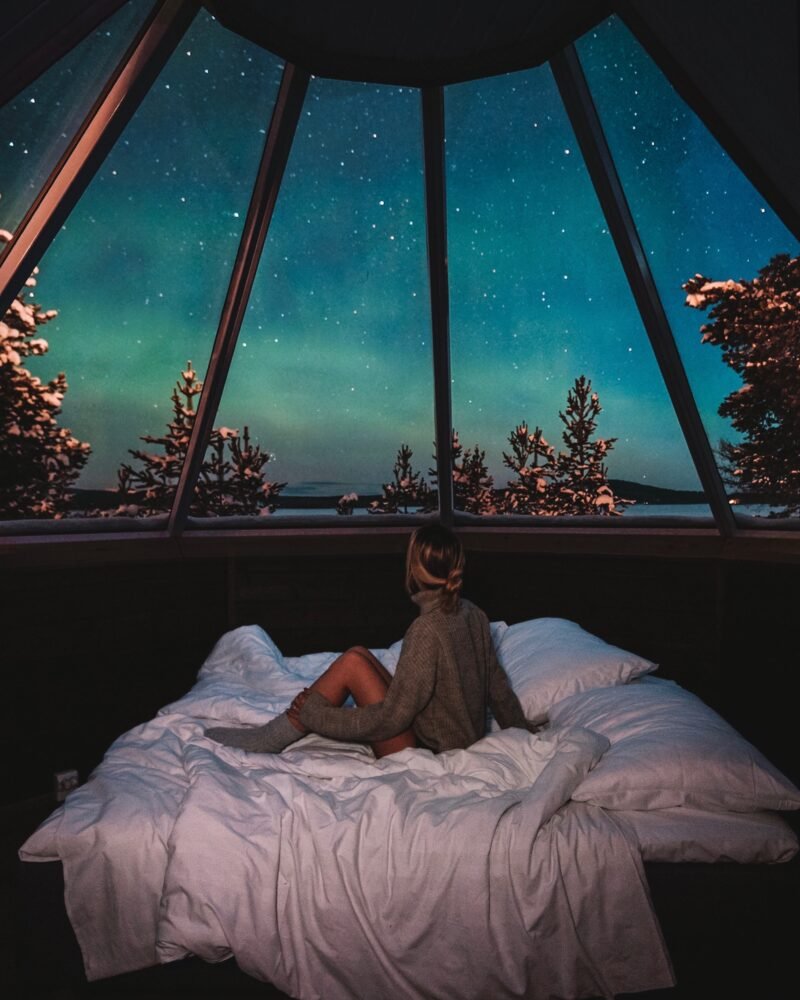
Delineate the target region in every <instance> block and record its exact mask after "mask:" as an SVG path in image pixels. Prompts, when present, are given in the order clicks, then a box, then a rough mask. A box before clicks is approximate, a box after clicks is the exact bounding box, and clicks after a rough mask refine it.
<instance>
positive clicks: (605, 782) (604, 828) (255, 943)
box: [20, 618, 800, 1000]
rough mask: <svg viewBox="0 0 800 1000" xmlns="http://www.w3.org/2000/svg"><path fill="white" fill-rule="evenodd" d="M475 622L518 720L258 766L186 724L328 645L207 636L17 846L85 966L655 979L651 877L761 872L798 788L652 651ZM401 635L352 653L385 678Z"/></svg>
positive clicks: (562, 987)
mask: <svg viewBox="0 0 800 1000" xmlns="http://www.w3.org/2000/svg"><path fill="white" fill-rule="evenodd" d="M492 630H493V636H494V640H495V645H496V647H497V649H498V654H499V656H500V659H501V661H502V662H503V665H504V666H505V668H506V671H507V673H508V675H509V678H510V680H511V683H512V686H513V687H514V688H515V690H516V691H517V693H518V695H519V697H520V700H521V702H522V704H523V707H524V709H525V713H526V716H527V717H528V718H529V719H534V720H537V721H539V722H541V723H542V729H541V730H540V731H539V732H537V733H535V734H531V733H526V732H523V731H521V730H506V731H502V732H500V731H497V727H496V726H495V725H494V724H491V720H490V726H489V732H488V735H487V736H486V737H485V739H484V740H481V741H480V742H479V743H478V744H476V745H475V746H473V747H471V748H469V750H465V751H450V752H448V753H445V754H440V755H438V756H435V755H433V754H431V753H430V752H429V751H427V750H422V749H418V750H408V751H403V752H402V753H400V754H397V755H393V756H392V757H388V758H383V759H382V760H380V761H376V760H375V758H374V756H373V755H372V752H371V751H370V750H369V748H367V747H364V746H358V745H355V744H344V743H337V742H335V741H331V740H326V739H324V738H322V737H319V736H315V735H310V736H307V737H305V738H304V739H302V740H300V741H299V742H298V743H296V744H294V745H293V746H292V747H291V748H290V749H288V750H286V751H285V752H284V753H283V754H281V755H278V756H272V755H253V754H247V753H245V752H244V751H241V750H236V749H233V748H228V747H223V746H220V745H218V744H216V743H214V742H213V741H210V740H209V739H208V738H206V737H205V735H204V730H205V728H207V727H208V726H209V725H211V724H213V723H220V722H221V723H224V724H242V725H250V724H258V723H261V722H264V721H266V720H267V719H269V718H271V717H272V716H274V715H275V714H277V713H278V712H280V711H282V710H284V709H285V708H286V707H287V705H288V703H289V702H290V700H291V698H292V697H293V696H294V694H296V693H297V691H298V690H299V689H300V688H302V687H303V686H305V685H307V684H308V683H309V682H310V681H311V680H313V679H314V678H315V677H316V676H318V675H319V673H320V672H321V671H322V670H323V669H324V668H325V667H326V666H327V665H328V663H330V662H331V660H332V659H333V658H334V656H335V655H336V654H335V653H317V654H308V655H306V656H302V657H284V656H283V655H282V653H281V651H280V650H279V649H278V648H277V647H276V645H275V643H274V642H272V640H271V638H270V637H269V635H268V634H267V633H266V632H264V630H263V629H261V628H259V627H258V626H245V627H242V628H239V629H235V630H233V631H231V632H229V633H227V634H225V635H224V636H223V637H222V638H221V639H220V641H219V642H218V643H217V645H216V646H215V648H214V650H213V651H212V652H211V654H210V655H209V657H208V658H207V660H206V661H205V663H204V664H203V665H202V667H201V669H200V671H199V674H198V678H197V682H196V684H195V685H194V686H193V688H192V689H191V690H190V691H189V692H188V693H187V694H186V695H185V696H184V697H182V698H180V699H179V700H177V701H175V702H173V703H171V704H169V705H166V706H164V707H163V708H162V709H161V710H160V712H159V713H158V715H157V716H156V717H155V718H154V719H152V720H150V721H149V722H147V723H144V724H143V725H141V726H138V727H136V728H135V729H133V730H131V731H129V732H128V733H125V734H124V735H123V736H121V737H120V738H119V739H118V740H117V741H116V742H115V743H114V744H113V745H112V746H111V748H110V749H109V751H108V752H107V754H106V756H105V758H104V760H103V762H102V763H101V764H100V765H99V767H98V768H96V770H95V771H94V772H93V774H92V775H91V777H90V779H89V780H88V781H87V782H86V784H85V785H83V786H81V787H80V788H78V789H77V790H75V791H74V792H73V793H71V794H70V795H69V797H68V798H67V801H66V802H65V803H64V804H63V806H61V807H60V808H59V809H57V810H56V811H55V812H54V813H53V814H52V815H51V816H50V817H49V818H48V819H47V820H46V821H45V822H44V823H43V824H42V825H41V826H40V827H39V829H38V830H37V831H36V832H35V833H34V834H33V835H32V836H31V837H30V838H29V839H28V840H27V841H26V843H25V844H24V845H23V846H22V847H21V849H20V858H21V859H22V860H23V862H25V865H24V866H23V867H24V868H26V869H30V868H31V867H36V866H37V864H38V865H42V866H44V865H47V864H53V863H57V864H58V865H60V867H61V869H62V870H63V882H64V901H65V906H66V911H67V914H68V916H69V921H70V924H71V927H72V930H73V931H74V934H75V937H76V938H77V941H78V944H79V946H80V951H81V955H82V962H83V967H84V972H85V975H86V978H87V979H88V980H90V981H95V980H103V979H106V978H107V977H114V976H119V975H121V974H124V973H128V972H131V971H133V970H137V969H143V968H148V967H152V966H157V965H167V964H172V963H179V962H180V960H184V959H188V958H190V957H191V956H195V957H198V958H200V959H202V960H204V961H206V962H211V963H222V962H225V961H226V960H228V959H230V958H234V959H235V962H236V964H237V965H238V967H239V968H240V969H242V970H243V971H244V972H245V973H246V974H247V975H249V976H251V977H253V978H254V979H255V980H261V981H265V982H269V983H271V984H273V985H274V986H275V987H277V988H278V989H279V990H281V991H283V992H284V993H286V994H288V995H289V996H292V997H298V998H302V1000H306V998H307V1000H312V998H317V997H319V998H324V1000H337V998H343V1000H344V998H348V1000H349V998H352V997H365V998H375V997H382V996H391V997H393V998H402V997H408V998H412V997H413V998H416V997H448V998H455V997H458V998H462V997H463V998H469V997H475V998H486V997H492V998H503V997H518V996H527V997H531V998H534V1000H537V998H545V997H559V998H563V1000H578V998H586V997H614V996H617V995H619V994H635V993H640V992H643V991H649V990H660V989H666V988H669V987H670V986H672V985H673V983H674V982H675V976H674V969H673V963H672V960H671V956H670V953H669V949H668V947H667V944H666V942H665V939H664V934H663V932H662V927H661V924H660V921H659V918H658V916H657V914H656V911H655V909H654V906H653V891H652V889H653V885H652V883H653V881H654V880H653V877H652V873H653V872H657V871H658V870H659V867H661V868H662V869H666V870H672V871H676V870H677V866H679V865H682V864H686V863H689V864H690V865H694V866H696V867H697V868H700V869H703V870H712V869H715V870H718V869H719V867H720V863H722V862H729V863H736V864H737V865H741V866H742V869H743V870H749V869H750V868H751V867H752V866H756V865H758V866H769V867H771V868H772V869H773V870H774V869H775V868H776V866H779V863H781V862H787V861H790V860H791V859H792V858H794V857H795V855H796V853H797V848H798V841H797V837H796V835H795V833H794V832H793V830H792V828H791V826H790V825H789V824H788V823H787V822H786V820H785V819H784V818H783V817H782V816H781V813H783V812H786V811H790V810H796V809H798V808H800V792H798V790H797V788H796V787H795V786H794V785H793V784H792V782H791V781H789V780H788V778H787V777H786V776H784V775H783V774H782V773H781V772H780V771H778V770H777V769H776V768H775V767H773V766H772V764H771V763H770V762H769V761H768V760H766V758H764V757H763V755H761V754H760V753H759V751H758V750H756V749H755V748H754V747H753V746H751V745H750V744H749V743H748V742H747V741H745V740H744V739H743V738H742V737H741V736H740V735H739V734H738V733H737V732H736V731H735V730H734V729H732V728H731V727H730V726H729V725H728V724H727V723H726V722H724V720H723V719H722V718H721V717H720V716H719V715H717V714H716V713H715V712H714V711H713V710H712V709H711V708H709V707H708V706H707V705H706V704H704V703H703V702H702V701H701V700H700V699H699V698H697V697H695V696H694V695H692V694H691V693H689V692H688V691H686V690H685V689H683V688H681V687H680V686H678V685H677V684H675V683H673V682H671V681H668V680H664V679H661V678H659V677H658V676H657V673H656V664H654V663H652V662H651V661H649V660H647V659H645V658H643V657H640V656H637V655H635V654H633V653H630V652H628V651H626V650H622V649H619V648H618V647H615V646H612V645H609V644H608V643H605V642H603V641H602V640H601V639H599V638H598V637H596V636H593V635H591V634H590V633H588V632H586V631H584V630H583V629H581V628H580V626H579V625H577V624H576V623H574V622H570V621H566V620H564V619H553V618H538V619H531V620H530V621H526V622H520V623H517V624H514V625H510V626H509V625H506V624H505V623H503V622H495V623H493V625H492ZM400 647H401V643H400V642H396V643H395V644H394V645H392V646H390V647H388V648H387V649H380V650H375V653H376V655H377V656H378V657H379V658H380V659H381V660H382V662H383V663H385V665H386V666H387V668H388V669H389V670H390V671H391V670H393V669H394V666H395V664H396V663H397V658H398V655H399V651H400ZM676 863H677V865H676ZM645 866H648V867H647V869H646V868H645ZM646 872H647V874H646ZM648 877H650V882H648ZM656 881H657V880H656Z"/></svg>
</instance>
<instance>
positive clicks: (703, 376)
mask: <svg viewBox="0 0 800 1000" xmlns="http://www.w3.org/2000/svg"><path fill="white" fill-rule="evenodd" d="M578 52H579V55H580V58H581V61H582V63H583V65H584V69H585V72H586V77H587V80H588V82H589V86H590V88H591V90H592V93H593V95H594V99H595V102H596V104H597V108H598V111H599V113H600V116H601V119H602V122H603V128H604V129H605V132H606V135H607V137H608V142H609V145H610V147H611V150H612V153H613V155H614V158H615V160H616V164H617V169H618V171H619V174H620V178H621V180H622V184H623V186H624V188H625V192H626V194H627V197H628V201H629V202H630V205H631V210H632V211H633V214H634V217H635V219H636V224H637V227H638V229H639V232H640V235H641V238H642V242H643V244H644V246H645V249H646V251H647V255H648V260H649V263H650V266H651V268H652V271H653V275H654V278H655V281H656V284H657V286H658V289H659V293H660V295H661V298H662V301H663V303H664V308H665V310H666V312H667V316H668V318H669V321H670V324H671V325H672V328H673V332H674V334H675V338H676V341H677V344H678V347H679V350H680V353H681V357H682V359H683V363H684V366H685V368H686V371H687V375H688V377H689V381H690V383H691V386H692V389H693V391H694V394H695V398H696V400H697V404H698V407H699V409H700V413H701V416H702V418H703V422H704V424H705V428H706V431H707V433H708V436H709V439H710V441H711V444H712V446H713V447H714V448H715V449H717V453H718V456H719V449H720V444H721V442H728V443H729V445H733V446H734V448H738V447H740V446H741V445H745V446H746V445H748V436H747V435H742V434H741V433H739V432H737V430H736V429H735V427H734V425H733V423H732V420H731V416H730V415H729V416H725V415H724V414H721V413H720V406H721V405H723V402H724V400H726V399H728V398H729V397H730V396H731V394H734V393H738V392H739V391H740V390H741V389H742V387H743V385H744V384H746V383H745V382H744V380H743V378H742V377H741V376H740V375H739V374H737V373H736V371H735V370H734V369H733V368H732V367H731V366H730V365H729V364H727V363H726V362H725V360H724V359H723V352H722V351H721V350H720V347H719V346H715V344H714V343H713V342H711V341H706V342H704V336H703V333H702V331H701V327H702V326H703V325H704V324H706V323H708V322H709V312H708V310H709V309H710V308H711V305H712V304H713V298H714V297H715V295H716V294H718V293H719V291H720V290H719V288H717V289H716V291H715V290H714V289H713V288H710V289H706V292H705V293H702V294H701V293H700V292H699V288H701V287H702V286H704V285H705V282H702V281H701V282H698V287H697V288H694V289H688V290H687V289H685V288H684V287H683V286H684V285H685V284H686V283H687V282H688V281H690V279H692V278H693V277H694V276H695V275H701V276H703V277H704V278H705V279H708V281H710V282H715V283H716V282H727V281H731V280H732V281H733V282H736V283H740V282H746V283H749V282H752V280H753V279H754V278H756V277H757V276H758V273H759V271H760V270H761V269H762V268H764V267H766V266H767V265H768V264H769V262H770V261H771V260H772V258H773V257H774V256H775V255H776V254H789V255H791V256H792V257H797V254H798V245H797V241H796V240H795V239H794V237H793V236H792V235H791V233H790V232H789V231H788V230H787V229H786V227H785V226H784V225H783V223H782V222H781V221H780V219H778V218H777V216H776V215H775V214H774V213H773V211H772V210H771V208H770V207H769V205H768V204H766V202H765V201H764V199H763V198H762V197H761V196H760V195H759V194H758V192H757V191H756V190H755V189H754V188H753V186H752V185H751V184H750V182H749V181H748V180H747V178H746V177H745V176H744V174H743V173H742V172H741V171H740V170H739V168H738V167H737V166H736V164H735V163H734V162H733V161H732V160H731V159H730V158H729V157H728V156H727V155H726V153H725V152H724V151H723V150H722V149H721V147H720V146H719V145H718V144H717V142H716V140H715V139H714V138H713V136H712V135H711V133H710V132H709V131H708V130H707V129H706V127H705V125H704V124H703V123H702V122H701V121H700V119H699V118H697V116H696V115H695V114H694V113H693V112H692V111H691V110H690V109H689V108H688V107H687V106H686V104H684V103H683V101H682V100H681V99H680V97H679V96H678V95H677V94H676V92H675V91H674V89H673V88H672V86H671V85H670V84H669V82H668V81H667V79H666V78H665V77H664V76H663V74H662V73H661V72H660V70H659V69H658V67H657V66H656V65H655V63H653V62H652V60H651V59H650V58H649V56H648V55H647V53H646V52H645V51H644V50H643V49H642V48H641V47H640V46H639V44H638V42H637V41H636V40H635V38H634V37H633V36H632V35H631V34H630V32H629V31H628V30H627V29H626V28H625V26H624V25H623V24H622V23H621V22H620V21H618V20H617V19H615V18H612V19H610V20H609V21H607V22H605V23H604V24H603V25H600V26H599V27H598V28H597V29H596V30H594V31H591V32H589V33H588V34H587V35H585V36H584V37H583V39H581V40H580V41H579V43H578ZM795 271H796V269H795ZM794 288H795V289H796V288H797V278H796V277H795V278H794ZM687 291H689V292H692V293H693V295H694V298H693V299H692V301H693V302H694V303H695V305H696V306H700V305H702V304H703V303H704V302H705V303H707V306H706V308H704V309H699V308H687V305H688V304H689V303H688V301H687ZM708 292H711V293H712V294H711V296H710V297H709V295H708ZM723 297H727V298H728V299H729V300H730V301H731V302H732V305H731V308H732V309H733V308H736V309H738V308H739V306H740V305H742V304H743V305H746V301H745V300H746V299H747V298H748V296H747V295H742V296H739V297H738V299H739V301H738V302H737V301H734V300H736V299H737V296H735V295H734V296H733V297H731V296H730V295H727V296H725V295H724V294H723ZM795 301H796V298H795ZM796 308H797V307H796V306H795V309H796ZM781 311H782V307H781V309H779V310H778V311H777V312H776V313H775V314H776V315H777V314H778V313H780V312H781ZM730 315H732V314H730ZM740 315H741V317H742V318H743V319H744V318H746V317H747V315H748V313H747V312H746V311H745V312H742V313H741V314H740ZM752 318H753V319H754V321H753V323H752V326H751V329H752V330H753V335H754V337H755V338H758V336H760V335H761V334H763V333H764V331H765V330H768V328H769V324H768V323H767V324H766V325H765V324H764V323H763V322H762V319H763V317H761V318H759V317H752ZM796 325H797V324H796V321H795V327H796ZM757 343H758V341H757V339H756V340H751V341H750V346H751V347H752V345H753V344H757ZM784 343H786V342H784ZM796 343H797V341H796V338H795V344H796ZM781 353H783V354H784V355H785V347H784V349H783V351H782V352H781ZM792 364H793V366H794V369H795V370H796V364H797V357H796V350H793V351H792ZM789 377H792V376H791V374H790V376H789ZM748 381H752V380H750V379H749V378H748ZM774 384H775V388H776V389H777V388H778V385H779V380H778V378H777V373H776V378H775V380H774ZM756 394H757V393H751V395H756ZM794 399H795V402H794V404H793V406H794V412H792V411H791V409H789V410H787V409H786V407H785V405H783V404H782V403H781V402H780V401H779V400H775V402H776V403H777V405H778V407H779V410H780V412H781V413H782V424H783V431H784V432H785V431H788V427H789V426H790V425H791V424H794V426H795V427H796V426H797V421H798V417H797V413H796V406H797V403H796V399H797V397H796V395H795V397H794ZM784 402H785V400H784ZM781 407H782V409H781ZM767 420H769V418H767ZM782 436H784V437H785V436H786V435H785V433H783V434H782ZM750 443H752V440H751V441H750ZM794 443H795V449H794V454H795V456H796V454H797V447H796V446H797V437H796V435H795V437H794ZM722 448H723V450H725V448H726V446H725V445H722ZM767 450H768V451H770V450H772V449H771V448H768V449H767ZM791 464H793V465H795V466H796V462H794V463H791ZM721 466H722V471H723V472H724V471H725V463H724V462H722V463H721ZM796 476H800V474H797V473H796ZM728 492H729V495H730V496H731V498H739V499H741V500H742V501H743V502H742V504H741V505H740V506H739V507H737V511H751V512H752V513H767V512H768V510H769V508H768V507H764V506H755V507H752V506H750V505H748V504H747V503H746V501H747V500H748V499H752V497H748V495H747V491H746V490H745V491H744V492H743V491H742V489H741V488H740V486H739V485H738V483H736V482H735V477H734V481H729V482H728ZM771 492H777V493H778V494H780V493H781V490H780V489H777V490H776V491H772V490H767V493H771ZM790 492H791V491H790ZM794 494H795V497H794V499H795V506H797V502H798V500H800V482H797V480H796V481H795V485H794ZM774 499H776V500H780V499H781V498H780V496H776V497H774ZM783 500H784V501H786V502H789V501H790V500H791V497H790V496H786V495H785V496H784V497H783ZM777 509H778V510H780V509H781V505H780V504H778V505H777ZM784 509H785V504H784ZM795 512H796V513H798V512H800V509H798V510H796V511H795Z"/></svg>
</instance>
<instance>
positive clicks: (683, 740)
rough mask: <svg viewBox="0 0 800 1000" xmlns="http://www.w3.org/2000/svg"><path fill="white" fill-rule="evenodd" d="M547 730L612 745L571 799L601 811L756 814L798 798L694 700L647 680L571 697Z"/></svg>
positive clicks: (669, 684)
mask: <svg viewBox="0 0 800 1000" xmlns="http://www.w3.org/2000/svg"><path fill="white" fill-rule="evenodd" d="M550 720H551V724H552V725H553V726H557V727H559V728H560V727H562V726H585V727H586V728H587V729H592V730H594V732H597V733H601V734H602V735H603V736H606V737H607V738H608V739H609V741H610V742H611V748H610V749H609V750H608V751H607V752H606V754H605V755H604V756H603V758H602V759H601V760H600V762H599V764H598V765H597V766H596V767H595V769H594V770H593V771H592V772H591V773H590V774H589V775H588V776H587V777H586V778H585V779H584V781H583V782H582V783H581V784H580V786H579V787H578V788H577V789H576V790H575V791H574V792H573V794H572V797H573V799H576V800H577V801H579V802H589V803H591V804H592V805H596V806H602V807H603V808H604V809H668V808H670V807H671V806H694V807H696V808H698V809H711V810H730V811H731V812H755V811H757V810H761V809H797V808H800V791H798V789H797V788H795V786H794V785H793V784H792V782H791V781H789V779H788V778H786V777H785V776H784V775H783V774H781V772H780V771H779V770H778V769H777V768H776V767H774V766H773V765H772V764H770V762H769V761H768V760H767V759H766V757H764V756H763V754H761V753H760V752H759V751H758V750H756V748H755V747H754V746H752V745H751V744H750V743H748V742H747V740H745V739H744V737H743V736H741V735H740V734H739V733H738V732H737V731H736V730H735V729H734V728H733V727H732V726H730V725H729V724H728V723H727V722H725V720H724V719H722V718H721V717H720V716H719V715H717V713H716V712H715V711H714V710H713V709H712V708H709V707H708V705H706V704H705V703H704V702H702V701H701V700H700V699H699V698H698V697H696V696H695V695H693V694H691V693H690V692H689V691H686V690H685V689H684V688H682V687H679V686H678V685H677V684H675V683H674V682H673V681H666V680H661V679H659V678H656V677H646V678H644V679H643V680H642V681H640V682H638V683H636V684H629V685H628V686H627V687H617V688H605V689H603V690H599V691H587V692H584V693H583V694H576V695H573V696H572V697H570V698H567V699H565V700H564V701H562V702H560V703H559V704H558V705H556V706H555V707H554V708H553V709H552V711H551V712H550Z"/></svg>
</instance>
